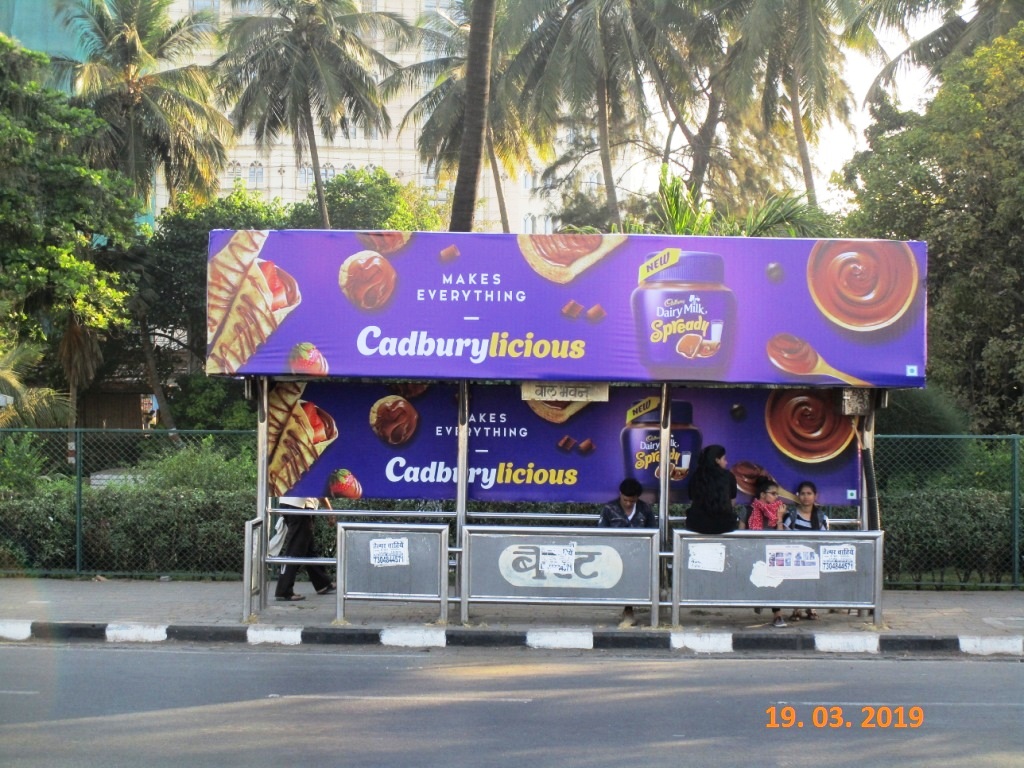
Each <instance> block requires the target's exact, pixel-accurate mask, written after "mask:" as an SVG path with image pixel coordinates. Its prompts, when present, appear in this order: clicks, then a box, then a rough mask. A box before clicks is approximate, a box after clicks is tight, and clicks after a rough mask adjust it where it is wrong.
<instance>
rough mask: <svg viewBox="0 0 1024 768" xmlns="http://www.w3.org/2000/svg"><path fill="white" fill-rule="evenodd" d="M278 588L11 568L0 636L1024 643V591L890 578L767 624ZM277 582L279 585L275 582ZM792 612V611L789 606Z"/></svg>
mask: <svg viewBox="0 0 1024 768" xmlns="http://www.w3.org/2000/svg"><path fill="white" fill-rule="evenodd" d="M299 591H300V592H302V593H305V594H306V595H307V599H306V600H303V601H301V602H295V603H279V602H274V601H273V600H271V602H270V603H269V604H268V605H267V607H266V608H265V609H263V610H262V611H260V612H259V614H258V615H256V616H253V617H250V618H249V620H247V621H246V620H243V616H242V610H243V588H242V584H241V583H240V582H192V581H127V580H114V579H111V580H74V579H0V641H33V640H36V641H42V640H61V641H64V640H76V639H85V640H105V641H108V642H174V641H184V642H219V641H223V642H245V643H250V644H262V643H272V644H281V645H298V644H335V645H356V644H373V645H392V646H403V647H444V646H492V647H495V646H506V647H510V646H521V647H529V648H567V649H601V648H604V649H662V650H672V651H679V652H681V653H690V654H693V653H716V654H719V653H731V652H738V651H758V652H771V653H802V654H807V653H811V654H814V653H844V654H850V653H856V654H883V655H886V656H889V657H891V656H893V655H910V654H932V655H936V654H954V655H980V656H1004V657H1022V656H1024V592H1021V591H999V592H954V591H950V592H946V591H943V592H933V591H920V592H913V591H906V592H905V591H887V592H885V594H884V597H883V602H882V617H883V620H884V623H883V624H882V625H876V624H874V623H873V618H872V617H871V616H870V615H868V614H866V613H865V614H864V615H859V614H858V613H857V612H853V613H847V612H846V611H841V612H837V613H829V612H827V611H824V610H819V614H820V619H819V620H818V621H806V620H804V621H799V622H790V623H789V626H788V627H786V628H779V629H776V628H773V627H772V626H771V625H770V620H771V612H770V611H768V610H765V611H763V612H762V613H761V614H755V613H754V611H753V610H751V609H749V608H704V609H693V608H689V607H684V608H683V609H682V611H681V614H680V626H675V627H672V626H668V621H669V616H670V611H669V609H668V608H667V607H663V608H662V612H661V619H662V623H661V625H660V626H659V627H656V628H655V627H651V626H649V624H650V613H649V612H648V611H646V610H643V609H638V610H637V620H638V625H637V626H636V627H632V628H628V629H623V628H620V627H619V626H618V621H619V618H620V611H619V610H618V609H617V608H612V607H593V606H583V607H577V606H569V607H566V606H522V605H473V606H471V610H470V621H469V622H468V623H466V624H462V623H461V622H460V621H459V606H458V603H455V602H453V603H451V604H450V609H449V620H448V623H447V624H446V625H442V624H441V623H440V622H439V621H438V618H439V609H438V607H437V606H436V605H430V604H423V603H384V602H374V603H368V602H355V601H348V602H346V607H345V621H344V622H335V620H334V619H335V615H336V614H335V611H336V598H335V596H334V595H327V596H319V595H314V594H312V590H311V588H310V585H309V584H307V583H302V584H300V585H299ZM271 593H272V587H271ZM786 613H787V614H788V611H786Z"/></svg>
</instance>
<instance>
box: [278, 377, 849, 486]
mask: <svg viewBox="0 0 1024 768" xmlns="http://www.w3.org/2000/svg"><path fill="white" fill-rule="evenodd" d="M457 395H458V389H457V387H456V386H455V385H454V384H448V383H437V384H430V385H427V384H415V383H412V384H390V385H388V384H354V383H353V384H349V383H345V384H339V383H336V382H326V381H313V382H308V383H305V382H279V383H278V384H276V385H275V387H274V388H273V389H272V390H271V393H270V396H269V410H268V440H269V447H268V462H269V466H268V481H269V484H270V493H271V495H274V496H284V495H299V496H328V497H330V498H334V499H340V500H346V499H352V500H354V499H360V498H410V499H453V498H455V489H456V465H457V414H458V405H457ZM671 398H672V402H671V405H670V407H671V413H672V420H671V424H672V426H671V439H672V443H671V447H670V461H671V466H670V467H669V470H668V471H669V493H670V500H671V501H672V502H686V501H688V497H687V493H686V487H687V481H688V475H689V471H690V469H691V468H692V467H693V466H694V464H695V462H696V460H697V456H698V455H699V453H700V451H701V449H702V448H703V447H704V446H706V445H709V444H711V443H719V444H721V445H724V446H725V447H726V450H727V458H728V459H729V466H730V468H731V469H732V470H733V473H734V474H735V475H736V478H737V484H738V486H739V488H740V491H741V497H740V500H741V501H746V500H748V498H749V494H750V492H751V491H752V489H753V485H754V483H755V482H756V480H757V477H758V476H759V475H769V476H771V477H773V478H775V480H776V481H777V482H778V483H779V485H780V486H781V488H783V489H784V490H785V491H787V492H789V494H788V496H790V497H791V494H792V492H794V491H795V490H796V486H797V484H798V483H799V482H800V481H801V480H812V481H814V482H815V483H816V484H817V486H818V489H819V492H820V500H821V502H822V503H825V504H855V503H857V502H858V501H859V487H860V486H859V477H860V463H859V459H860V457H859V453H858V451H857V444H856V439H855V435H854V428H855V422H854V421H853V420H852V419H851V417H848V416H841V415H839V403H838V392H837V391H836V390H828V389H795V390H793V389H773V390H757V389H732V390H726V389H695V388H687V389H683V388H674V389H673V390H672V394H671ZM660 412H661V397H660V389H659V388H653V387H613V388H612V389H611V390H610V393H609V400H608V402H597V403H594V402H591V403H586V402H572V403H566V402H556V401H539V400H530V401H524V400H523V399H522V395H521V390H520V388H519V387H516V386H512V385H478V386H473V387H471V388H470V402H469V424H468V427H469V498H470V499H473V500H477V501H511V502H515V501H543V502H560V501H563V502H568V501H576V502H590V503H603V502H605V501H608V500H609V499H611V498H614V497H615V495H616V493H617V488H618V484H619V482H620V481H621V480H622V479H623V478H624V477H635V478H636V479H637V480H639V481H640V483H641V485H643V486H644V489H645V493H646V494H647V495H648V496H650V497H652V498H653V497H654V496H656V494H657V491H658V489H659V487H660V471H661V468H660V463H659V462H660V455H661V454H660V452H661V432H660V427H659V425H660ZM744 494H745V495H744ZM784 495H785V494H784ZM341 503H342V504H343V503H344V501H342V502H341Z"/></svg>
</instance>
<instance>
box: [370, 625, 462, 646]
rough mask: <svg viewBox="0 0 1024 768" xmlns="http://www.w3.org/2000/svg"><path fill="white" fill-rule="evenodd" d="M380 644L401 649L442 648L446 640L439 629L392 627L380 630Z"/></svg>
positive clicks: (442, 631)
mask: <svg viewBox="0 0 1024 768" xmlns="http://www.w3.org/2000/svg"><path fill="white" fill-rule="evenodd" d="M380 644H381V645H397V646H399V647H401V648H444V647H445V645H447V640H446V639H445V634H444V630H443V629H441V628H440V627H423V628H413V627H393V628H391V629H382V630H381V632H380Z"/></svg>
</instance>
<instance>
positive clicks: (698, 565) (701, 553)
mask: <svg viewBox="0 0 1024 768" xmlns="http://www.w3.org/2000/svg"><path fill="white" fill-rule="evenodd" d="M689 549H690V559H689V560H688V561H687V564H686V567H687V568H689V569H690V570H691V571H715V572H716V573H721V572H722V571H724V570H725V544H702V543H697V542H694V541H691V542H690V547H689Z"/></svg>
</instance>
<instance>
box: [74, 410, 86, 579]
mask: <svg viewBox="0 0 1024 768" xmlns="http://www.w3.org/2000/svg"><path fill="white" fill-rule="evenodd" d="M73 434H74V451H75V573H81V572H82V539H83V535H82V534H83V531H82V528H83V526H84V519H83V515H82V482H83V478H82V475H83V474H84V472H83V463H82V448H83V445H82V443H83V441H82V430H81V429H76V430H75V431H74V433H73Z"/></svg>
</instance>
